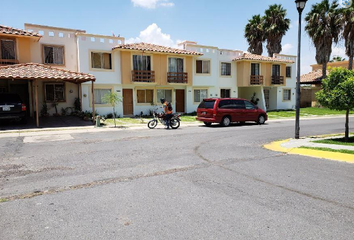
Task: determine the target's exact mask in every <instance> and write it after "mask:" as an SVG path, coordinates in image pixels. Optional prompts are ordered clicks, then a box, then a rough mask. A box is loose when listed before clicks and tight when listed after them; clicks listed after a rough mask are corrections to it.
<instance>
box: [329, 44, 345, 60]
mask: <svg viewBox="0 0 354 240" xmlns="http://www.w3.org/2000/svg"><path fill="white" fill-rule="evenodd" d="M337 56H339V57H342V58H348V56H347V55H346V54H345V47H334V48H333V49H332V57H331V59H332V58H333V57H337Z"/></svg>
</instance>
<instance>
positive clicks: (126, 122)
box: [102, 116, 197, 126]
mask: <svg viewBox="0 0 354 240" xmlns="http://www.w3.org/2000/svg"><path fill="white" fill-rule="evenodd" d="M180 118H181V121H182V122H186V123H192V122H197V120H195V118H196V116H181V117H180ZM151 119H153V117H143V118H139V117H136V118H116V124H117V126H124V125H131V124H147V123H148V122H149V121H150V120H151ZM102 123H103V124H107V125H114V121H113V119H111V118H110V119H106V121H102Z"/></svg>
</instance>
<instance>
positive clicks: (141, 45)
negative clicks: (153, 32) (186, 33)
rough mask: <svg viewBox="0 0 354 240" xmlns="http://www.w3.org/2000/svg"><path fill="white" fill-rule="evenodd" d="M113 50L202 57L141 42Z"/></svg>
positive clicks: (123, 45) (194, 53) (120, 46)
mask: <svg viewBox="0 0 354 240" xmlns="http://www.w3.org/2000/svg"><path fill="white" fill-rule="evenodd" d="M113 49H129V50H139V51H148V52H162V53H174V54H184V55H203V54H202V53H199V52H192V51H187V50H184V49H178V48H171V47H165V46H160V45H155V44H151V43H143V42H142V43H131V44H120V45H117V46H115V47H114V48H113Z"/></svg>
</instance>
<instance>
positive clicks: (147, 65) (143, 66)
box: [133, 55, 151, 71]
mask: <svg viewBox="0 0 354 240" xmlns="http://www.w3.org/2000/svg"><path fill="white" fill-rule="evenodd" d="M133 69H134V70H141V71H151V57H150V56H143V55H133Z"/></svg>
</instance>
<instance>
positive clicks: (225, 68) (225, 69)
mask: <svg viewBox="0 0 354 240" xmlns="http://www.w3.org/2000/svg"><path fill="white" fill-rule="evenodd" d="M221 76H231V63H225V62H222V63H221Z"/></svg>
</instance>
